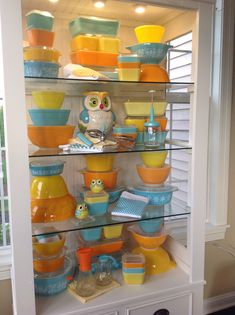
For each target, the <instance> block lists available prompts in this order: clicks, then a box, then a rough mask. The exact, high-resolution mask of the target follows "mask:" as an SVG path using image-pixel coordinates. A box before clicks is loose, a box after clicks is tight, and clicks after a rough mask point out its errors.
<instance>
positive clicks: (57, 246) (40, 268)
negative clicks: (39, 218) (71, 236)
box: [33, 232, 73, 296]
mask: <svg viewBox="0 0 235 315" xmlns="http://www.w3.org/2000/svg"><path fill="white" fill-rule="evenodd" d="M64 243H65V238H64V235H63V234H62V233H56V232H55V233H50V234H46V235H45V234H42V235H38V236H36V237H33V249H34V252H33V266H34V272H35V274H34V283H35V293H36V294H38V295H46V296H47V295H54V294H57V293H59V292H61V291H63V290H65V289H66V288H67V285H68V282H69V281H68V277H69V276H70V277H71V276H73V267H72V261H71V259H70V258H69V257H67V256H65V247H64Z"/></svg>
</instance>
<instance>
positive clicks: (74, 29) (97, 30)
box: [69, 16, 119, 37]
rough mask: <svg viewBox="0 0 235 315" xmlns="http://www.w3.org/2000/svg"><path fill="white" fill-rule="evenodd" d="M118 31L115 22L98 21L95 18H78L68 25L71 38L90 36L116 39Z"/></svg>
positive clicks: (117, 25) (117, 24) (117, 23)
mask: <svg viewBox="0 0 235 315" xmlns="http://www.w3.org/2000/svg"><path fill="white" fill-rule="evenodd" d="M118 29H119V22H118V21H117V20H108V19H100V18H96V17H82V16H81V17H78V18H76V19H75V20H73V21H71V22H70V23H69V30H70V33H71V35H72V37H75V36H77V35H79V34H92V35H104V36H111V37H116V36H117V32H118Z"/></svg>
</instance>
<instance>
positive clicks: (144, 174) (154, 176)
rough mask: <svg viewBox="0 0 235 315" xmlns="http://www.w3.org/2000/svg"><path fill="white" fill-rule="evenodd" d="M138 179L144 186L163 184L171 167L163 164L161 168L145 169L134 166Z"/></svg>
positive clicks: (144, 167)
mask: <svg viewBox="0 0 235 315" xmlns="http://www.w3.org/2000/svg"><path fill="white" fill-rule="evenodd" d="M136 168H137V172H138V174H139V177H140V178H141V180H142V181H143V182H144V183H145V184H163V183H164V182H165V181H166V179H167V177H168V176H169V174H170V170H171V166H170V165H167V164H165V165H164V166H163V167H158V168H157V167H147V166H145V165H143V164H142V165H136Z"/></svg>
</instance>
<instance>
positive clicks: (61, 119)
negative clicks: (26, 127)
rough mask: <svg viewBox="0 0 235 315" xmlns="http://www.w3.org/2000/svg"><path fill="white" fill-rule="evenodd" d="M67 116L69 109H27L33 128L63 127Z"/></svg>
mask: <svg viewBox="0 0 235 315" xmlns="http://www.w3.org/2000/svg"><path fill="white" fill-rule="evenodd" d="M69 114H70V110H69V109H29V115H30V117H31V119H32V122H33V124H34V126H64V125H66V123H67V121H68V119H69Z"/></svg>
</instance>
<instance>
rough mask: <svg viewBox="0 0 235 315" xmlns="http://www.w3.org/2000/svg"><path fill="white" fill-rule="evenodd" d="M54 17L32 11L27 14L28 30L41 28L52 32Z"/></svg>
mask: <svg viewBox="0 0 235 315" xmlns="http://www.w3.org/2000/svg"><path fill="white" fill-rule="evenodd" d="M53 22H54V17H53V16H52V15H51V14H50V13H49V12H48V14H42V13H40V12H34V11H31V12H29V13H27V14H26V24H27V28H28V29H32V28H39V29H42V30H46V31H52V28H53Z"/></svg>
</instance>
